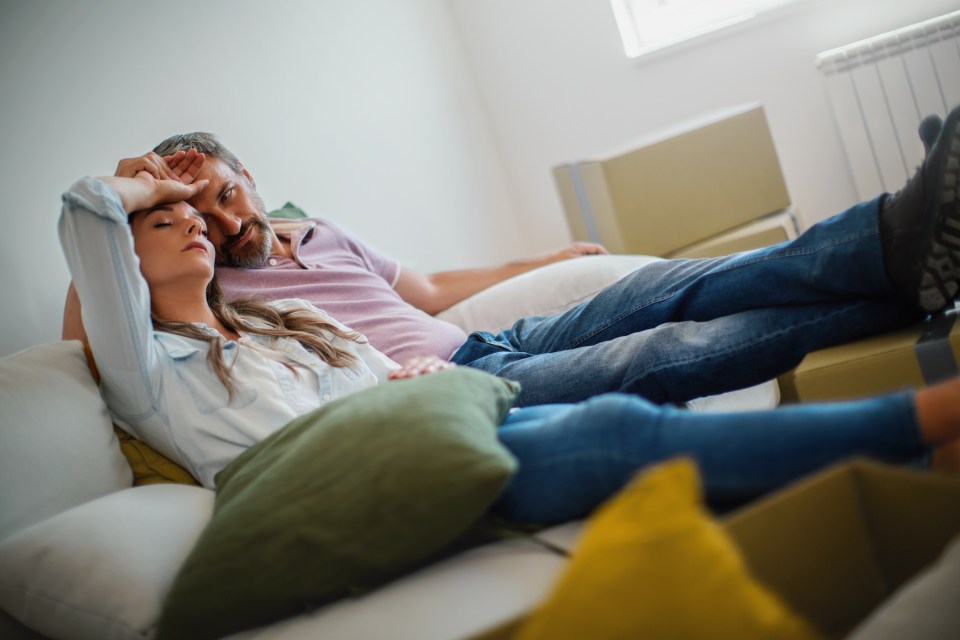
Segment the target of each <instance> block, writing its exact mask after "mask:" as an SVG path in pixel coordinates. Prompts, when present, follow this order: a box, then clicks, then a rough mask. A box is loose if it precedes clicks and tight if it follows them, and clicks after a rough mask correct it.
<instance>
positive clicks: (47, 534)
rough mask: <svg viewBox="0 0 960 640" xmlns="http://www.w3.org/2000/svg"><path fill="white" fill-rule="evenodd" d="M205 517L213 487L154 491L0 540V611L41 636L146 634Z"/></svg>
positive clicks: (125, 639) (124, 637) (99, 503)
mask: <svg viewBox="0 0 960 640" xmlns="http://www.w3.org/2000/svg"><path fill="white" fill-rule="evenodd" d="M77 353H78V354H79V347H78V349H77ZM212 513H213V492H212V491H209V490H208V489H202V488H200V487H184V486H177V485H161V486H153V487H136V488H128V489H124V490H122V491H118V492H116V493H111V494H110V495H108V496H104V497H102V498H98V499H96V500H93V501H91V502H88V503H86V504H82V505H80V506H78V507H74V508H73V509H69V510H67V511H64V512H63V513H60V514H58V515H56V516H53V517H52V518H48V519H46V520H44V521H43V522H40V523H37V524H35V525H33V526H31V527H28V528H27V529H24V530H23V531H20V532H18V533H16V534H14V535H12V536H10V537H8V538H5V539H4V540H2V541H0V608H2V609H3V610H4V611H6V612H8V613H9V614H10V615H11V616H12V617H14V618H16V619H17V620H19V621H20V622H21V623H22V624H24V625H26V626H28V627H30V628H31V629H33V630H35V631H37V632H39V633H42V634H43V635H44V637H50V638H62V639H88V638H98V639H110V640H143V638H149V637H151V633H152V630H153V629H154V627H155V626H156V623H157V618H158V616H159V615H160V607H161V605H162V603H163V597H164V596H165V595H166V593H167V590H168V589H169V588H170V584H171V583H172V582H173V578H174V576H175V575H176V573H177V569H178V568H179V566H180V565H181V564H182V563H183V561H184V559H185V558H186V557H187V554H188V553H189V552H190V549H191V547H193V545H194V543H195V542H196V541H197V538H199V537H200V532H201V531H202V530H203V527H204V525H206V524H207V522H208V521H209V520H210V515H211V514H212ZM0 635H2V634H0ZM18 637H19V636H18ZM31 637H32V636H31Z"/></svg>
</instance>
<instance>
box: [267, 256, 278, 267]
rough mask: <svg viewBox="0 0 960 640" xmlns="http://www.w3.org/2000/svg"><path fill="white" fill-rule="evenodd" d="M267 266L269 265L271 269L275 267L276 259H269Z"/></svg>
mask: <svg viewBox="0 0 960 640" xmlns="http://www.w3.org/2000/svg"><path fill="white" fill-rule="evenodd" d="M267 264H269V265H270V266H271V267H275V266H277V259H276V258H270V259H269V260H267Z"/></svg>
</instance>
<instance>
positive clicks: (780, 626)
mask: <svg viewBox="0 0 960 640" xmlns="http://www.w3.org/2000/svg"><path fill="white" fill-rule="evenodd" d="M701 500H702V498H701V496H700V487H699V478H698V475H697V470H696V467H695V466H694V464H693V462H692V461H689V460H685V459H680V460H676V461H671V462H667V463H664V464H662V465H659V466H657V467H653V468H652V469H650V470H648V471H647V472H645V473H643V474H642V475H640V476H639V477H638V479H637V480H635V481H634V482H632V483H631V484H630V485H629V486H628V487H627V488H626V489H624V490H623V492H621V493H620V494H619V495H618V496H616V497H614V498H613V499H611V500H610V501H609V502H608V503H607V504H606V505H604V506H603V507H602V508H601V509H600V510H599V511H597V513H596V514H595V515H594V516H593V517H592V518H591V519H590V521H589V522H588V523H587V525H586V529H585V532H584V534H583V537H582V538H581V539H580V542H579V543H578V545H577V547H576V549H575V550H574V554H573V559H572V561H571V563H570V566H568V567H567V570H566V571H565V572H564V574H563V576H562V577H561V579H560V582H559V584H558V585H557V587H556V588H555V589H554V591H553V593H552V595H550V596H549V598H548V599H547V601H546V603H545V604H543V605H542V606H541V607H540V608H539V609H538V610H537V611H536V612H535V613H533V614H532V615H531V616H530V618H529V619H528V620H527V621H526V622H525V623H524V625H523V626H522V627H521V629H520V633H519V634H518V635H517V636H516V640H554V639H555V638H590V639H591V640H614V639H618V640H619V639H624V640H626V639H628V638H731V639H734V638H735V639H737V640H749V639H751V638H770V639H773V638H776V639H778V640H782V639H801V638H803V639H806V638H815V637H817V635H816V633H815V632H814V631H812V630H811V629H810V627H809V626H808V625H807V624H806V623H805V622H804V621H802V620H801V619H800V618H798V617H796V616H795V615H794V614H792V613H791V612H790V611H789V610H788V609H787V608H786V607H785V605H783V604H782V603H781V602H780V600H778V599H777V598H776V597H775V596H774V595H773V594H771V593H770V592H769V591H768V590H767V589H765V588H764V587H763V586H761V585H760V584H759V583H757V582H756V581H755V580H754V579H753V578H752V577H751V576H750V574H749V573H748V572H747V570H746V568H745V566H744V564H743V561H742V559H741V557H740V554H739V552H738V550H737V548H736V546H735V545H734V544H733V542H732V541H731V540H730V539H729V537H728V536H727V534H726V533H725V532H724V531H723V529H722V528H721V527H720V525H719V524H717V523H716V522H714V521H713V520H712V519H711V518H710V516H709V515H708V514H707V512H706V510H705V509H704V508H703V506H702V504H701Z"/></svg>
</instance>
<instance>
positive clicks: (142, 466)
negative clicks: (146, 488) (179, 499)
mask: <svg viewBox="0 0 960 640" xmlns="http://www.w3.org/2000/svg"><path fill="white" fill-rule="evenodd" d="M113 431H114V433H116V434H117V439H118V440H120V451H122V452H123V457H124V458H126V459H127V463H129V464H130V469H131V470H132V471H133V486H135V487H139V486H140V485H142V484H170V483H173V484H192V485H196V486H200V483H199V482H197V480H196V479H195V478H194V477H193V476H192V475H190V472H189V471H187V470H186V469H184V468H183V467H181V466H180V465H178V464H177V463H176V462H174V461H173V460H171V459H170V458H168V457H166V456H165V455H163V454H162V453H159V452H158V451H157V450H156V449H154V448H153V447H151V446H150V445H148V444H146V443H145V442H143V441H142V440H138V439H136V438H134V437H133V436H132V435H130V434H129V433H127V432H126V431H124V430H123V429H121V428H120V427H118V426H117V425H113Z"/></svg>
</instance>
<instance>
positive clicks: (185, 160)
mask: <svg viewBox="0 0 960 640" xmlns="http://www.w3.org/2000/svg"><path fill="white" fill-rule="evenodd" d="M205 158H206V156H204V155H203V154H202V153H200V152H198V151H197V150H196V149H190V150H189V151H177V152H176V153H175V154H173V155H172V156H163V157H161V156H158V155H157V154H155V153H154V152H152V151H151V152H149V153H145V154H144V155H142V156H139V157H137V158H124V159H123V160H121V161H120V162H119V163H118V164H117V170H116V171H115V172H114V174H113V175H114V176H118V177H121V178H134V177H136V175H137V174H138V173H140V172H141V171H143V172H146V173H148V174H150V175H151V176H152V177H153V178H155V179H157V180H177V181H179V182H183V183H185V184H191V183H192V182H193V181H194V180H196V178H197V174H198V173H199V172H200V167H202V166H203V161H204V159H205Z"/></svg>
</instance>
